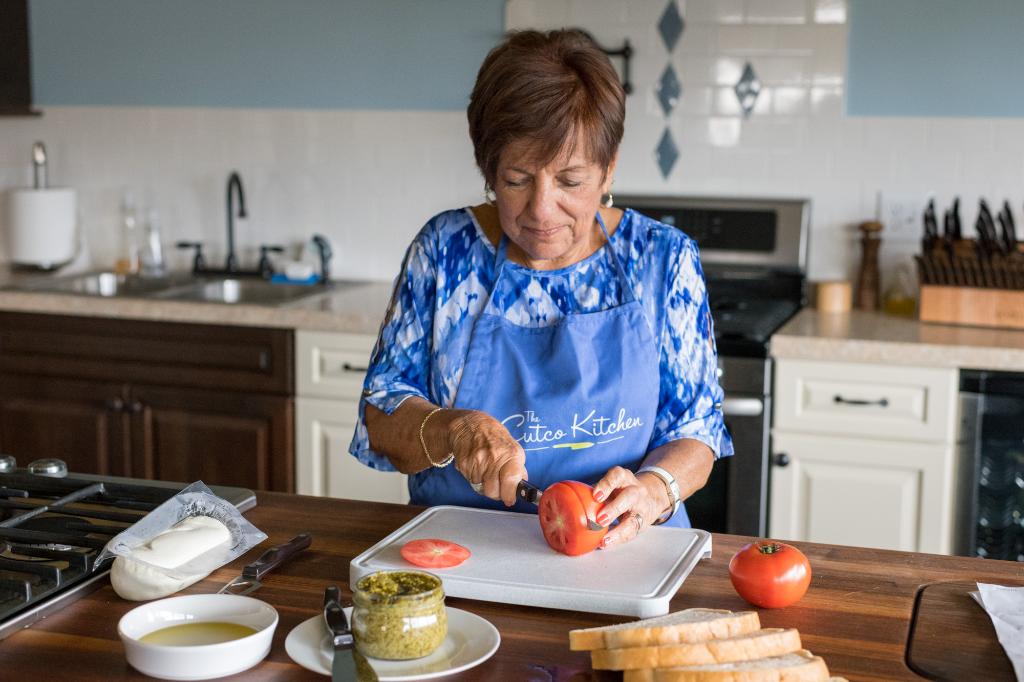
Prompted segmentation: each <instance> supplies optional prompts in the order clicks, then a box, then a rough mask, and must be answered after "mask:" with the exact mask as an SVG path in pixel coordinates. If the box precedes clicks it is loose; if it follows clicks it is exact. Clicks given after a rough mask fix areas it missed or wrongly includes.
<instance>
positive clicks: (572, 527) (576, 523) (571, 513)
mask: <svg viewBox="0 0 1024 682" xmlns="http://www.w3.org/2000/svg"><path fill="white" fill-rule="evenodd" d="M593 493H594V489H593V488H591V487H590V486H589V485H587V484H586V483H580V482H579V481H559V482H558V483H554V484H552V485H550V486H548V489H547V490H545V491H544V494H543V495H541V498H540V505H539V507H538V509H537V516H538V518H539V519H540V530H541V532H542V533H543V534H544V539H545V540H547V543H548V545H550V546H551V548H552V549H553V550H555V551H556V552H561V553H562V554H568V555H569V556H578V555H580V554H586V553H587V552H590V551H593V550H594V549H596V548H597V546H598V545H600V544H601V540H603V539H604V536H605V534H606V533H607V532H608V529H607V528H602V529H601V530H590V529H589V528H587V519H588V518H590V519H595V518H597V514H598V512H599V511H600V510H601V506H602V505H600V504H599V503H598V502H597V501H596V500H595V499H594V494H593Z"/></svg>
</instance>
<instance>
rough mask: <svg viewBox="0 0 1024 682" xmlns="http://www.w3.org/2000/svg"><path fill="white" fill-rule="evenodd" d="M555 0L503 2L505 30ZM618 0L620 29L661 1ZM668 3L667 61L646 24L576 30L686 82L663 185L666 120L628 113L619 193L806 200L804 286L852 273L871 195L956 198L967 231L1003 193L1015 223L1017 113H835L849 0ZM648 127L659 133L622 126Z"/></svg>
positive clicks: (889, 254) (601, 24) (903, 248)
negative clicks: (593, 33)
mask: <svg viewBox="0 0 1024 682" xmlns="http://www.w3.org/2000/svg"><path fill="white" fill-rule="evenodd" d="M563 2H564V0H562V1H559V0H511V2H510V3H509V7H510V8H514V11H510V12H509V14H508V15H507V16H508V18H509V24H508V27H509V28H540V29H547V28H556V27H558V26H560V25H562V24H558V23H543V22H539V23H538V22H534V21H523V22H517V19H518V18H519V17H525V16H527V15H528V14H529V15H535V14H536V10H535V9H534V8H536V7H538V6H544V7H547V8H548V9H547V10H546V11H549V12H551V13H555V12H557V10H556V9H554V8H556V7H558V6H560V5H562V4H563ZM628 4H629V6H630V10H629V14H630V20H631V21H634V20H636V19H637V18H638V17H641V16H642V15H643V14H644V12H645V8H646V11H647V12H648V13H649V14H650V15H651V16H652V23H653V22H656V21H657V17H658V16H660V14H661V12H662V11H663V10H664V8H665V5H666V4H667V3H666V2H665V1H662V0H650V1H644V0H640V1H636V2H629V3H628ZM678 6H679V8H680V11H681V12H682V14H683V18H684V20H685V22H686V30H685V31H684V33H683V36H682V38H680V41H679V44H678V45H677V46H676V49H675V51H674V52H673V53H672V54H671V55H669V54H667V53H666V51H665V48H664V46H663V45H662V44H661V42H660V40H657V34H656V33H653V34H648V33H647V31H646V29H645V30H644V31H643V33H641V34H631V33H629V32H628V31H629V30H630V28H629V26H628V25H623V24H616V23H615V22H614V21H611V20H609V18H608V17H603V16H600V15H599V14H597V13H593V14H591V15H590V16H588V17H587V19H586V23H584V24H583V27H584V28H587V29H588V30H598V29H599V30H600V31H601V32H602V35H610V36H616V35H619V36H622V37H625V36H629V37H630V40H632V41H633V43H634V46H635V49H636V51H637V61H636V64H637V69H636V70H635V71H634V79H635V80H636V81H637V82H645V83H653V82H654V80H655V79H656V78H657V75H659V74H660V72H661V69H663V68H664V64H665V63H666V62H667V61H668V60H672V63H673V65H674V66H675V68H676V71H677V73H678V74H679V79H680V82H681V83H682V86H683V97H682V101H681V103H680V105H679V107H678V108H677V109H676V111H675V112H673V114H672V115H671V116H670V117H669V121H668V123H669V125H670V127H671V128H672V130H673V134H674V135H675V136H676V141H677V142H678V143H679V153H680V159H679V162H678V163H677V164H676V167H675V168H674V169H673V171H672V173H671V174H670V175H669V177H668V178H662V177H661V175H660V173H659V172H658V170H657V167H656V165H655V162H654V156H653V147H654V145H655V144H656V143H657V139H658V135H660V131H661V130H662V129H663V126H664V124H665V117H664V116H663V115H662V114H661V112H660V110H658V109H657V107H656V105H655V110H654V111H653V112H652V111H651V109H650V108H649V107H648V110H647V111H643V110H642V109H641V108H637V107H634V106H630V107H628V108H627V112H628V114H627V120H626V139H625V141H624V142H623V147H622V151H621V156H620V163H619V168H618V171H617V179H616V187H617V188H618V191H620V192H623V193H625V192H630V193H645V194H651V193H655V194H687V195H705V194H711V195H723V196H725V195H736V196H766V195H767V196H789V197H793V196H802V197H808V198H810V199H811V201H812V220H811V228H812V232H811V238H810V276H811V278H812V279H828V278H835V277H842V276H851V275H852V274H853V272H854V270H855V268H856V266H857V264H858V261H859V246H858V242H857V229H856V226H857V224H858V223H860V222H862V221H864V220H867V219H871V218H873V217H874V213H875V197H876V194H877V193H878V192H879V191H884V192H888V193H891V194H893V195H900V196H903V197H906V198H913V199H919V200H920V202H921V205H922V206H923V205H924V203H925V201H926V200H927V197H928V196H929V195H934V196H935V198H936V202H937V204H938V206H939V208H940V211H941V210H944V209H945V208H946V207H947V206H948V205H949V203H950V202H951V201H952V199H953V197H954V196H955V195H956V194H959V195H960V196H961V203H962V206H963V209H962V215H963V217H964V222H965V224H967V226H968V230H970V229H971V228H972V226H973V222H974V218H975V215H976V207H977V200H978V198H979V197H980V196H982V195H985V196H987V197H988V200H989V203H990V204H998V205H1002V201H1003V199H1004V198H1007V199H1010V200H1011V204H1012V205H1013V207H1014V211H1015V212H1016V213H1017V215H1021V209H1022V206H1024V179H1022V173H1024V119H999V120H991V119H940V118H934V119H929V118H849V117H846V116H845V114H844V110H843V97H844V91H845V78H846V49H847V26H846V21H847V2H846V0H686V1H685V2H682V1H681V0H680V2H679V3H678ZM616 31H618V33H616ZM748 60H749V61H750V62H751V64H752V65H753V68H754V70H755V72H756V73H757V75H758V77H759V78H760V80H761V82H762V86H763V89H762V92H761V95H760V97H759V98H758V102H757V105H756V107H755V111H754V112H753V114H752V115H751V116H750V118H748V119H744V118H743V116H742V114H741V112H740V109H739V106H738V103H737V101H736V96H735V94H734V93H733V91H732V88H733V86H734V85H735V83H736V81H737V80H738V79H739V77H740V74H741V73H742V70H743V65H744V63H745V62H746V61H748ZM641 65H642V66H641ZM644 70H650V71H652V72H653V75H645V74H644ZM647 87H648V88H650V87H653V86H647ZM639 96H641V97H643V96H645V95H639ZM646 129H652V130H655V131H656V132H650V133H646V132H645V134H643V135H637V134H634V133H633V132H632V131H635V130H646ZM634 145H641V146H644V148H642V149H636V148H635V147H634ZM1018 222H1021V221H1020V220H1018ZM885 236H886V235H885V234H884V233H883V240H884V241H883V247H882V250H883V253H882V256H883V257H882V262H883V264H889V265H891V266H893V267H895V265H897V264H899V263H902V262H905V261H907V260H908V259H909V257H910V254H911V253H912V249H913V248H914V243H913V242H907V241H895V240H892V239H889V240H885Z"/></svg>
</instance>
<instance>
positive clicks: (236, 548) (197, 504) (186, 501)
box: [94, 481, 267, 580]
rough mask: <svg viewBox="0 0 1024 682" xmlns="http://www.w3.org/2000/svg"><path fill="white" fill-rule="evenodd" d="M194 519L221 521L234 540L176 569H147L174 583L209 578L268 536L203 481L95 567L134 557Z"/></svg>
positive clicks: (149, 517)
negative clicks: (152, 540)
mask: <svg viewBox="0 0 1024 682" xmlns="http://www.w3.org/2000/svg"><path fill="white" fill-rule="evenodd" d="M193 516H210V517H212V518H215V519H217V520H218V521H220V522H221V523H223V524H224V525H225V526H227V528H228V532H229V533H231V541H230V542H229V543H227V544H226V545H224V546H222V547H218V548H216V549H214V550H211V551H208V552H204V553H203V554H201V555H199V556H198V557H196V558H194V559H192V560H191V561H188V562H186V563H184V564H181V565H179V566H175V567H174V568H164V567H162V566H155V565H153V564H146V566H147V568H150V569H152V570H153V571H155V572H157V573H160V574H163V575H165V576H167V577H168V578H171V579H173V580H184V579H188V578H190V577H193V576H196V575H201V576H206V575H209V574H210V573H211V572H212V571H214V570H216V569H218V568H220V567H221V566H223V565H224V564H226V563H228V562H230V561H233V560H234V559H235V558H236V557H238V556H240V555H241V554H243V553H245V552H247V551H249V549H251V548H252V547H254V546H255V545H258V544H259V543H261V542H263V541H264V540H266V539H267V536H266V534H265V533H263V532H262V531H261V530H260V529H259V528H257V527H256V526H254V525H252V524H251V523H249V522H248V521H246V520H245V517H243V516H242V514H241V512H239V511H238V509H236V508H235V506H234V505H233V504H231V503H230V502H228V501H226V500H224V499H221V498H220V497H217V496H216V495H215V494H214V493H213V491H212V490H210V489H209V488H208V487H207V486H206V484H204V483H203V482H202V481H196V482H195V483H193V484H191V485H189V486H188V487H186V488H185V489H183V490H182V491H181V492H179V493H178V494H177V495H175V496H174V497H172V498H171V499H169V500H167V501H166V502H164V503H163V504H161V505H160V506H159V507H157V508H156V509H154V510H153V511H151V512H150V513H148V514H146V516H144V517H142V519H140V520H139V521H137V522H136V523H135V524H134V525H132V526H130V527H128V528H126V529H125V530H123V531H121V532H120V533H119V534H117V535H115V536H114V537H113V538H111V539H110V541H109V542H108V543H107V546H106V547H104V549H103V551H102V552H101V553H100V555H99V557H98V558H97V559H96V563H95V566H96V567H99V566H101V565H103V564H105V563H106V561H107V559H111V558H114V557H118V556H121V557H126V558H131V554H132V552H133V550H134V549H135V548H136V547H139V546H140V545H144V544H146V543H147V542H149V541H150V540H151V539H152V538H154V537H156V536H157V535H159V534H160V533H163V532H164V531H165V530H167V529H169V528H171V527H172V526H174V525H176V524H177V523H178V522H180V521H183V520H185V519H187V518H191V517H193ZM143 563H145V562H143ZM94 570H95V568H94Z"/></svg>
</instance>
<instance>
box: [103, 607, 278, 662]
mask: <svg viewBox="0 0 1024 682" xmlns="http://www.w3.org/2000/svg"><path fill="white" fill-rule="evenodd" d="M203 622H226V623H238V624H239V625H248V626H249V627H251V628H254V629H255V630H256V632H255V633H253V634H251V635H248V636H246V637H242V638H240V639H234V640H231V641H230V642H222V643H220V644H204V645H201V646H164V645H160V644H144V643H143V642H140V641H139V639H140V638H141V637H143V636H145V635H148V634H149V633H151V632H153V631H155V630H160V629H162V628H167V627H171V626H172V625H183V624H185V623H203ZM276 627H277V611H276V610H275V609H274V607H273V606H270V605H269V604H266V603H264V602H261V601H260V600H258V599H253V598H251V597H240V596H237V595H233V594H192V595H188V596H185V597H171V598H169V599H160V600H157V601H153V602H149V603H148V604H143V605H142V606H139V607H137V608H134V609H132V610H131V611H129V612H128V613H126V614H124V616H123V617H122V618H121V621H120V622H119V623H118V624H117V634H118V635H120V637H121V641H122V642H124V653H125V656H126V657H127V658H128V663H129V664H130V665H131V666H132V667H133V668H135V669H136V670H138V671H139V672H141V673H145V674H146V675H150V676H152V677H159V678H160V679H163V680H208V679H210V678H214V677H224V676H225V675H233V674H234V673H238V672H241V671H243V670H248V669H249V668H251V667H252V666H254V665H256V664H257V663H259V662H260V661H262V660H263V659H264V658H265V657H266V655H267V654H268V653H269V652H270V643H271V640H273V638H274V629H275V628H276Z"/></svg>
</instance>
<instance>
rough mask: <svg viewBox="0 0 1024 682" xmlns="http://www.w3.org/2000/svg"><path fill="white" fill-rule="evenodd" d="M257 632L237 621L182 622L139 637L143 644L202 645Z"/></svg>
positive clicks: (231, 639)
mask: <svg viewBox="0 0 1024 682" xmlns="http://www.w3.org/2000/svg"><path fill="white" fill-rule="evenodd" d="M257 632H258V630H256V628H251V627H249V626H248V625H239V624H238V623H222V622H206V623H183V624H181V625H172V626H170V627H166V628H160V629H159V630H154V631H153V632H150V633H149V634H146V635H143V636H142V637H139V641H140V642H142V643H143V644H156V645H158V646H203V645H205V644H223V643H224V642H231V641H233V640H236V639H242V638H243V637H248V636H249V635H254V634H256V633H257Z"/></svg>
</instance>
